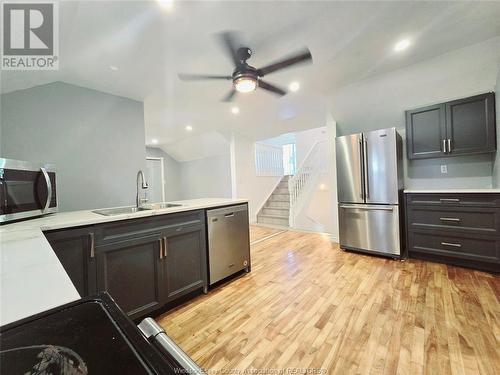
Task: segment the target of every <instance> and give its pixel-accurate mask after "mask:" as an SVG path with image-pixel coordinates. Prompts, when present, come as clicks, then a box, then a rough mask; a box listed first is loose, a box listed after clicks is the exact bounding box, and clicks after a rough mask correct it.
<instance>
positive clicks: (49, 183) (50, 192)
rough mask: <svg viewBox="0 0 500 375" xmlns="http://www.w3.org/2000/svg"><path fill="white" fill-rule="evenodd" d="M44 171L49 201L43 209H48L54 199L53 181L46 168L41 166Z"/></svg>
mask: <svg viewBox="0 0 500 375" xmlns="http://www.w3.org/2000/svg"><path fill="white" fill-rule="evenodd" d="M40 170H41V171H42V173H43V177H44V178H45V183H46V184H47V202H45V207H44V208H43V211H47V210H48V208H49V207H50V202H51V201H52V183H51V182H50V177H49V174H48V173H47V170H46V169H45V168H43V167H42V168H40Z"/></svg>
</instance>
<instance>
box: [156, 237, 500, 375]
mask: <svg viewBox="0 0 500 375" xmlns="http://www.w3.org/2000/svg"><path fill="white" fill-rule="evenodd" d="M499 296H500V278H499V277H498V276H494V275H490V274H487V273H482V272H477V271H472V270H467V269H463V268H458V267H452V266H445V265H441V264H435V263H427V262H421V261H416V260H411V261H406V262H398V261H393V260H388V259H384V258H378V257H371V256H365V255H360V254H355V253H349V252H342V251H340V250H339V249H338V246H337V245H335V244H331V243H330V240H329V238H328V237H327V236H326V235H320V234H312V233H299V232H292V231H287V232H284V233H281V234H278V235H276V236H274V237H272V238H270V239H268V240H265V241H262V242H259V243H257V244H256V245H254V246H252V272H251V273H250V274H246V275H244V276H242V277H240V278H238V279H236V280H234V281H232V282H230V283H227V284H225V285H223V286H221V287H219V288H218V289H216V290H213V291H211V292H210V293H209V294H208V295H204V296H201V297H199V298H197V299H196V300H194V301H191V302H189V303H188V304H186V305H184V306H181V307H179V308H177V309H176V310H174V311H170V312H168V313H167V314H164V315H163V316H161V317H159V318H158V319H157V320H158V322H159V323H160V324H161V325H162V326H163V327H164V328H165V329H166V331H167V333H168V334H169V335H170V336H171V337H172V338H173V339H174V340H175V341H176V342H177V343H178V344H179V345H180V346H181V347H182V348H183V349H184V350H185V351H186V352H187V353H188V354H189V355H191V357H192V358H193V359H194V360H195V361H197V362H198V364H199V365H201V366H202V367H203V368H205V369H209V370H213V371H216V370H220V371H223V370H226V371H227V370H230V369H236V371H235V372H233V373H242V372H243V371H244V370H245V369H252V368H253V369H259V370H260V371H262V372H259V374H260V373H263V374H264V373H265V374H276V373H277V370H275V369H285V370H284V371H285V372H283V373H284V374H290V373H293V372H289V371H293V369H305V368H312V369H318V370H317V371H316V372H315V373H328V374H354V373H359V374H398V375H399V374H411V375H413V374H485V375H486V374H488V375H492V374H500V324H499V321H500V303H499ZM266 369H267V370H266ZM288 369H290V370H288ZM310 373H311V372H310Z"/></svg>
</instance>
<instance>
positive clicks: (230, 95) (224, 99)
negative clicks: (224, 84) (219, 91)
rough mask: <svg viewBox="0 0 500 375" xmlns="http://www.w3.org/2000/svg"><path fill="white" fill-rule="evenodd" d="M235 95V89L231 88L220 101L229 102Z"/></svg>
mask: <svg viewBox="0 0 500 375" xmlns="http://www.w3.org/2000/svg"><path fill="white" fill-rule="evenodd" d="M235 95H236V90H235V89H232V90H231V91H229V93H228V94H227V95H226V96H225V97H224V98H222V101H223V102H231V101H233V99H234V96H235Z"/></svg>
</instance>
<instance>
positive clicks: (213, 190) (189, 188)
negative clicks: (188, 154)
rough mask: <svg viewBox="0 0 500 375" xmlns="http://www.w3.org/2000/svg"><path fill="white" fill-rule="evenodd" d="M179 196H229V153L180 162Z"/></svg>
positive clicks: (190, 197) (185, 197)
mask: <svg viewBox="0 0 500 375" xmlns="http://www.w3.org/2000/svg"><path fill="white" fill-rule="evenodd" d="M180 164H181V191H182V192H181V196H182V198H183V199H193V198H231V158H230V156H229V155H221V156H212V157H208V158H204V159H198V160H192V161H185V162H181V163H180Z"/></svg>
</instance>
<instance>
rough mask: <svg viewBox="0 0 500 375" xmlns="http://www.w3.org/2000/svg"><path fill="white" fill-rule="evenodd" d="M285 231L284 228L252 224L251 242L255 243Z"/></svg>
mask: <svg viewBox="0 0 500 375" xmlns="http://www.w3.org/2000/svg"><path fill="white" fill-rule="evenodd" d="M283 231H284V230H283V229H278V228H273V227H268V226H265V225H250V243H252V244H253V243H255V242H257V241H261V240H263V239H265V238H268V237H270V236H273V235H275V234H278V233H281V232H283Z"/></svg>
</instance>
